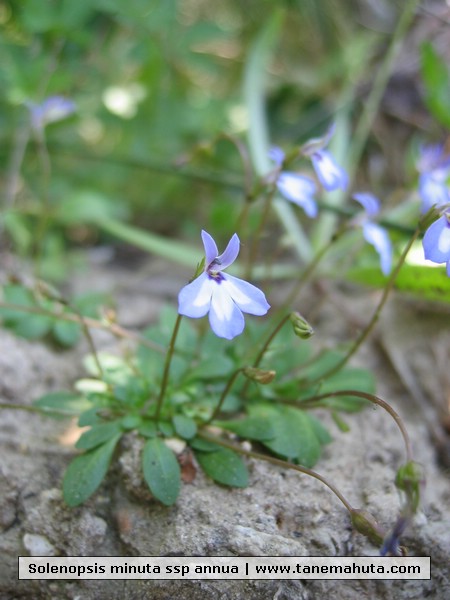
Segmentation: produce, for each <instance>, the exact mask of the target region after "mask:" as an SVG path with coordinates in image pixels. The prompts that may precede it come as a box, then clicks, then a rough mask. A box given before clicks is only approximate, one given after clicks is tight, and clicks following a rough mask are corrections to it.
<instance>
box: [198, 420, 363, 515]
mask: <svg viewBox="0 0 450 600" xmlns="http://www.w3.org/2000/svg"><path fill="white" fill-rule="evenodd" d="M198 435H199V436H200V437H201V438H203V439H205V440H208V441H209V442H213V443H215V444H218V445H219V446H223V447H224V448H229V449H230V450H234V452H237V453H239V454H242V455H243V456H248V457H249V458H255V459H257V460H265V461H266V462H269V463H271V464H273V465H276V466H277V467H283V468H284V469H292V470H294V471H298V472H299V473H303V474H304V475H309V476H310V477H314V479H317V480H318V481H321V482H322V483H323V484H324V485H326V486H327V487H328V488H329V489H330V490H331V491H332V492H333V494H335V495H336V496H337V497H338V498H339V500H340V501H341V502H342V504H343V505H344V506H345V508H346V509H347V510H348V511H349V512H350V513H351V512H352V511H353V510H354V509H353V507H352V505H351V504H350V502H349V501H348V500H347V499H346V498H345V496H344V495H343V494H341V492H340V491H339V490H338V489H337V488H336V487H335V486H334V485H333V484H332V483H331V482H329V481H328V479H326V478H325V477H324V476H323V475H320V474H319V473H316V471H313V470H312V469H308V468H307V467H302V466H301V465H294V464H293V463H290V462H287V461H285V460H281V459H280V458H275V457H273V456H269V455H267V454H262V453H260V452H254V451H252V450H244V449H243V448H241V447H240V446H238V445H237V444H234V443H232V442H228V441H226V440H224V439H223V438H219V437H216V436H214V435H209V434H208V433H205V432H204V431H203V430H200V431H199V432H198Z"/></svg>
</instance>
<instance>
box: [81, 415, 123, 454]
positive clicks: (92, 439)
mask: <svg viewBox="0 0 450 600" xmlns="http://www.w3.org/2000/svg"><path fill="white" fill-rule="evenodd" d="M119 432H120V424H119V423H118V421H111V422H108V423H104V422H103V423H99V424H98V425H93V426H92V427H91V428H90V429H89V430H88V431H85V432H84V433H83V434H82V435H81V436H80V438H79V440H78V441H77V443H76V444H75V448H78V449H79V450H92V448H96V447H97V446H100V445H101V444H104V443H105V442H107V441H108V440H109V439H111V438H112V437H114V436H116V435H117V434H118V433H119Z"/></svg>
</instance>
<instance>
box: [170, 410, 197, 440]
mask: <svg viewBox="0 0 450 600" xmlns="http://www.w3.org/2000/svg"><path fill="white" fill-rule="evenodd" d="M172 423H173V426H174V427H175V431H176V432H177V434H178V435H179V436H180V437H181V438H183V439H185V440H190V439H191V438H193V437H194V436H195V435H196V433H197V424H196V423H195V421H194V419H191V418H189V417H185V416H184V415H175V416H174V417H173V419H172Z"/></svg>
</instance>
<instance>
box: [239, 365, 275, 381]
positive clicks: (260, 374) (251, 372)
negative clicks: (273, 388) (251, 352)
mask: <svg viewBox="0 0 450 600" xmlns="http://www.w3.org/2000/svg"><path fill="white" fill-rule="evenodd" d="M243 373H244V375H245V376H246V377H248V378H249V379H251V380H252V381H256V382H257V383H262V384H263V385H266V384H267V383H271V382H272V381H273V380H274V378H275V375H276V372H275V371H267V370H264V369H256V368H255V367H245V369H244V371H243Z"/></svg>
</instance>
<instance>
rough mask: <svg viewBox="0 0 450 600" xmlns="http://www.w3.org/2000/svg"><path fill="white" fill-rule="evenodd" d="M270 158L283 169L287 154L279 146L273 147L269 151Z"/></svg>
mask: <svg viewBox="0 0 450 600" xmlns="http://www.w3.org/2000/svg"><path fill="white" fill-rule="evenodd" d="M269 158H270V160H273V162H274V163H275V164H276V165H277V167H281V165H282V164H283V161H284V159H285V158H286V154H285V153H284V152H283V150H282V149H281V148H279V147H278V146H272V148H271V149H270V150H269Z"/></svg>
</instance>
